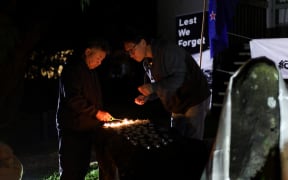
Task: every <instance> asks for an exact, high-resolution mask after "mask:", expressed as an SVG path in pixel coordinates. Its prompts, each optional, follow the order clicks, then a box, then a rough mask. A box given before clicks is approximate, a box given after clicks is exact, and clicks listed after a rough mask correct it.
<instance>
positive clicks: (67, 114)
mask: <svg viewBox="0 0 288 180" xmlns="http://www.w3.org/2000/svg"><path fill="white" fill-rule="evenodd" d="M100 109H102V94H101V87H100V82H99V78H98V75H97V72H96V70H95V69H94V70H89V68H88V67H87V65H86V64H85V61H84V60H83V59H79V61H71V62H70V63H68V64H67V65H66V66H64V69H63V72H62V74H61V78H60V79H59V100H58V110H57V127H58V129H59V130H76V131H79V130H80V131H83V130H90V129H93V128H95V127H97V126H99V125H100V124H101V122H100V121H98V120H97V119H96V113H97V111H98V110H100Z"/></svg>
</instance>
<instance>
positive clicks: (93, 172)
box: [42, 162, 99, 180]
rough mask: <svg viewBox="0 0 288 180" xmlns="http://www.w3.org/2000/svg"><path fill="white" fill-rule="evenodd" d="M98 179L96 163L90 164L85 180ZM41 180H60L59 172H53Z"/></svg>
mask: <svg viewBox="0 0 288 180" xmlns="http://www.w3.org/2000/svg"><path fill="white" fill-rule="evenodd" d="M98 179H99V169H98V163H97V162H91V163H90V168H89V171H88V173H87V175H86V177H85V180H98ZM42 180H60V176H59V172H53V173H52V174H51V175H48V176H45V177H44V178H42Z"/></svg>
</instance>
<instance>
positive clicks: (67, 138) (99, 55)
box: [57, 39, 112, 180]
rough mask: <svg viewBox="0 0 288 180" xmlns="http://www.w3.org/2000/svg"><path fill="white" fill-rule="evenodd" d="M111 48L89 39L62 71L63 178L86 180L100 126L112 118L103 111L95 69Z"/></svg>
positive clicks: (59, 112)
mask: <svg viewBox="0 0 288 180" xmlns="http://www.w3.org/2000/svg"><path fill="white" fill-rule="evenodd" d="M108 51H109V48H108V44H107V42H106V41H104V40H101V39H97V40H92V41H88V42H86V43H85V44H84V45H83V47H81V48H80V49H79V53H78V52H77V51H76V52H75V58H74V59H71V60H70V61H68V63H67V64H66V65H65V66H64V69H63V72H62V74H61V78H60V81H59V82H60V83H59V100H58V109H57V130H58V136H59V172H60V179H61V180H81V179H82V180H84V178H85V176H86V174H87V172H88V168H89V164H90V160H91V159H90V158H91V150H92V146H93V143H94V141H93V138H94V136H95V133H97V130H96V129H97V127H98V128H99V127H100V126H101V125H102V123H103V122H106V121H109V120H111V119H112V116H111V115H110V114H109V113H108V112H106V111H104V110H103V106H102V95H101V87H100V82H99V79H98V76H97V71H96V70H95V69H96V68H97V67H98V66H100V65H101V62H102V61H103V59H105V57H106V55H107V53H108ZM78 55H79V56H78Z"/></svg>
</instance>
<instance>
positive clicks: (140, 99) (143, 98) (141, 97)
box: [134, 95, 148, 105]
mask: <svg viewBox="0 0 288 180" xmlns="http://www.w3.org/2000/svg"><path fill="white" fill-rule="evenodd" d="M147 100H148V97H147V96H144V95H139V96H138V97H136V98H135V99H134V102H135V103H136V104H138V105H143V104H145V103H146V101H147Z"/></svg>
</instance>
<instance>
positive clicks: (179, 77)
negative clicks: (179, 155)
mask: <svg viewBox="0 0 288 180" xmlns="http://www.w3.org/2000/svg"><path fill="white" fill-rule="evenodd" d="M123 46H124V50H125V51H126V52H127V53H128V54H129V56H130V57H131V58H132V59H134V60H135V61H137V62H139V63H140V62H142V63H143V66H144V69H145V71H146V74H147V76H148V77H149V78H150V81H147V82H144V84H143V85H141V86H139V87H138V91H139V92H140V93H141V94H140V95H139V96H138V97H136V98H135V103H136V104H138V105H143V104H144V103H146V102H147V101H148V100H152V99H155V97H159V98H160V100H161V102H162V104H163V106H164V107H165V108H166V110H167V111H169V112H170V113H171V115H172V118H171V119H172V122H171V127H172V128H173V129H175V130H176V132H178V133H179V134H180V135H182V136H184V137H188V138H194V139H200V140H202V138H203V135H204V123H205V119H206V115H207V113H208V111H209V106H210V95H211V92H210V89H209V87H208V82H207V79H206V77H205V75H204V73H203V72H202V70H201V69H200V67H199V65H198V64H197V63H196V61H195V60H194V59H193V58H192V56H191V55H190V54H189V53H188V52H186V51H185V50H184V49H183V48H181V47H179V46H177V45H175V44H173V43H169V42H167V41H166V40H160V39H159V40H157V39H152V40H150V39H148V38H146V37H144V36H143V35H142V34H140V33H139V32H137V30H136V31H135V29H132V30H131V31H126V32H125V34H124V36H123Z"/></svg>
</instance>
